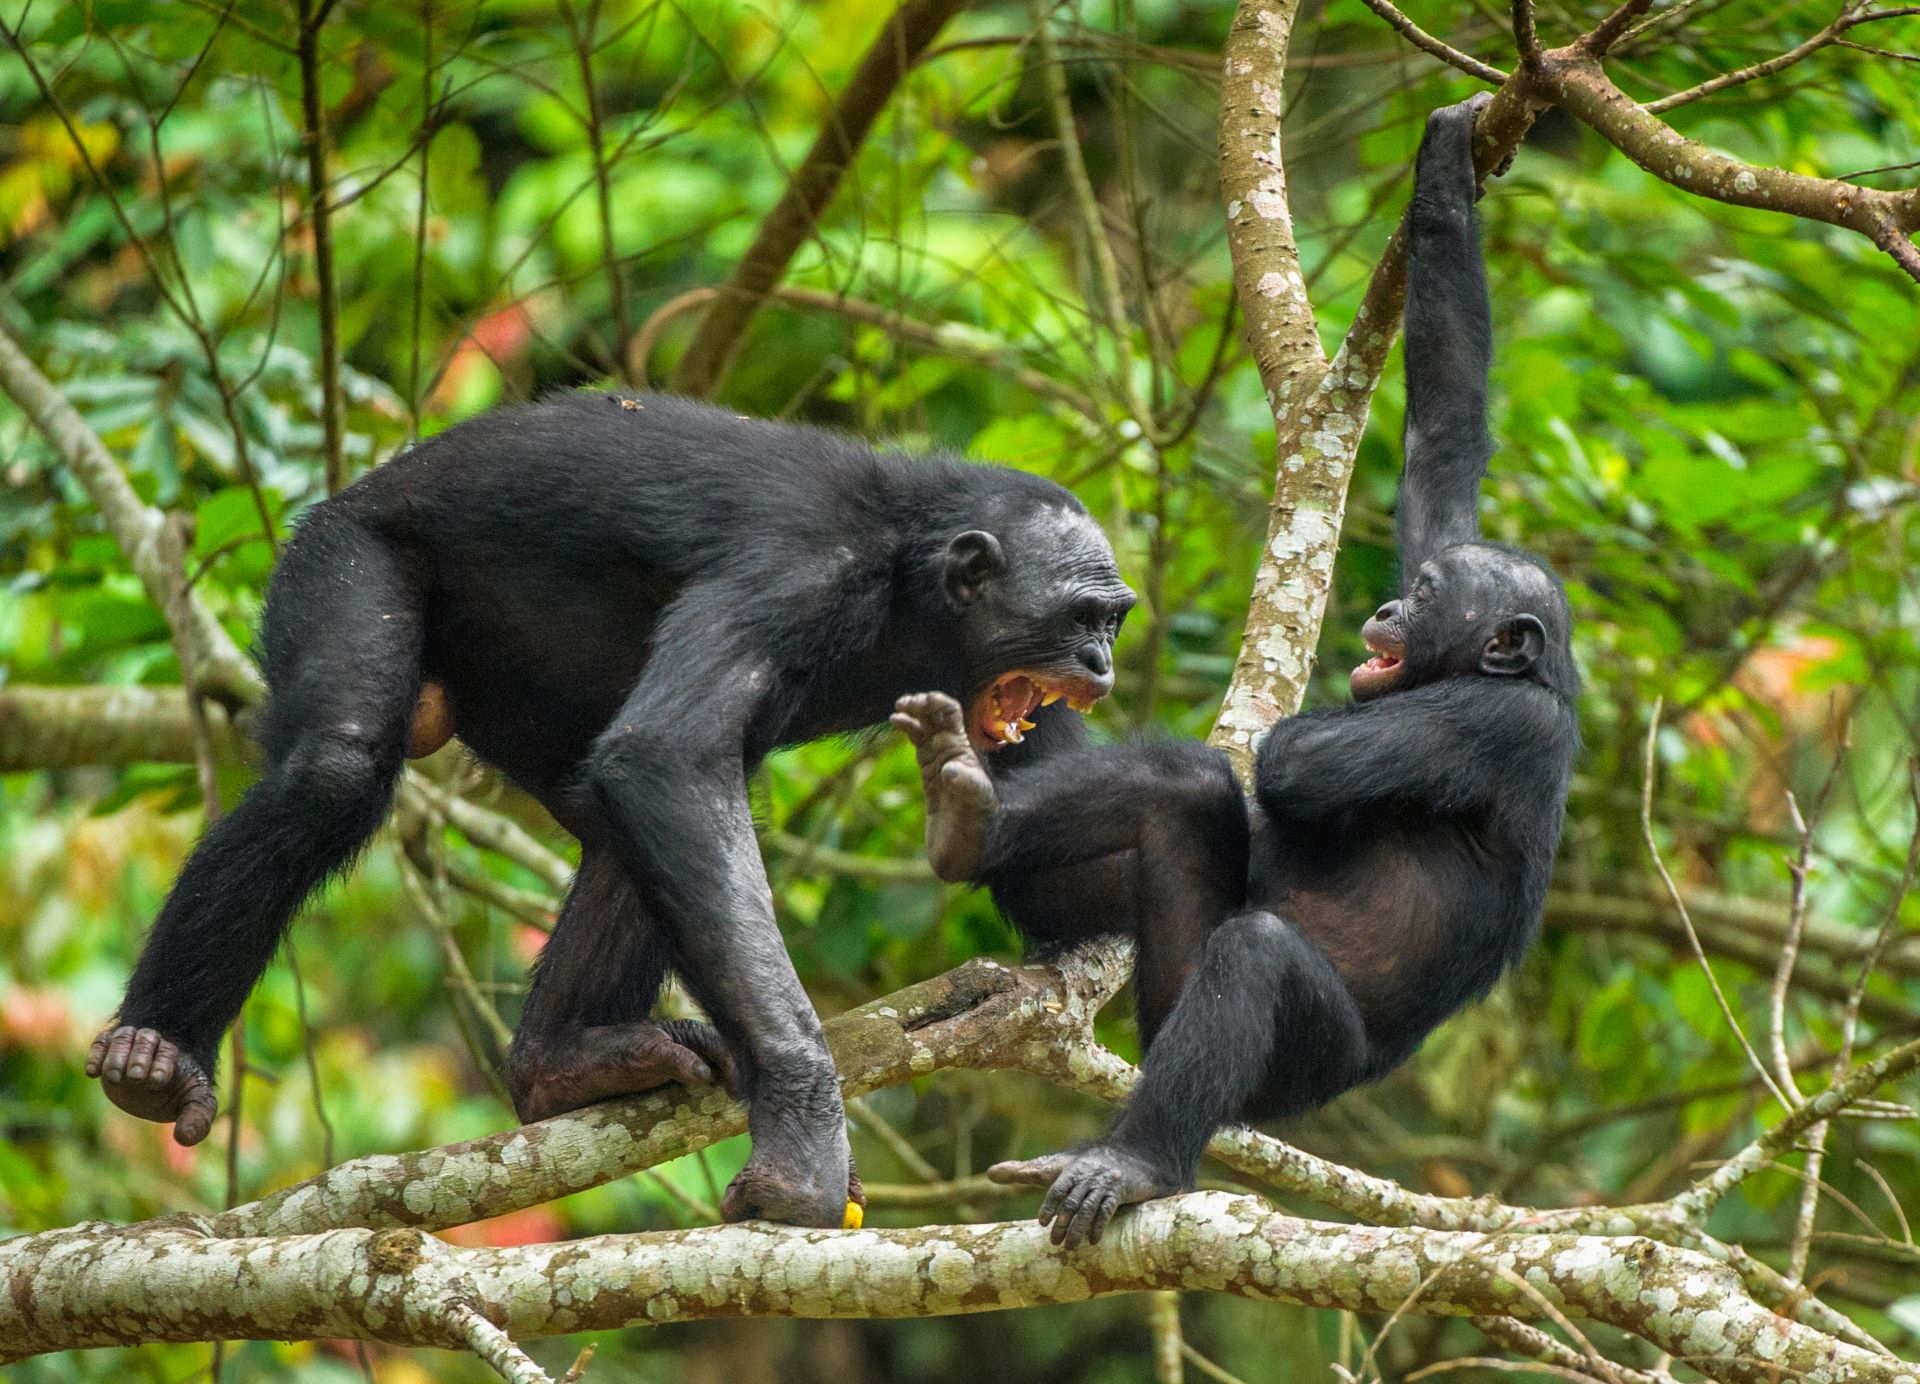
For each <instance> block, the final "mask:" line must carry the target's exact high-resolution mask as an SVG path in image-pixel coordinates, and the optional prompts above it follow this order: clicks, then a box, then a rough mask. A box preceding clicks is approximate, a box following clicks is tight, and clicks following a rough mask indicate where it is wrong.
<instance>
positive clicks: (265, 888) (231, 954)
mask: <svg viewBox="0 0 1920 1384" xmlns="http://www.w3.org/2000/svg"><path fill="white" fill-rule="evenodd" d="M347 571H351V572H352V573H353V580H352V581H350V582H349V581H346V580H343V579H342V577H341V576H340V574H341V573H343V572H347ZM262 637H263V642H264V644H265V647H266V672H267V683H268V687H269V688H270V694H269V698H268V702H267V709H266V721H265V725H264V728H263V729H264V733H263V736H262V740H263V745H264V748H265V751H266V773H265V775H264V776H263V777H262V778H261V780H260V781H259V782H258V783H257V784H255V785H254V786H253V788H252V789H251V790H250V791H249V792H248V793H247V795H246V796H245V797H244V798H243V799H241V801H240V803H239V805H238V806H236V807H235V808H234V810H233V811H232V812H230V813H228V814H227V815H226V816H225V817H222V818H221V819H220V820H219V821H218V822H216V823H215V824H214V825H213V826H212V827H211V828H209V829H208V831H207V834H206V836H205V837H204V838H202V840H201V842H200V844H199V845H198V846H197V847H196V848H195V849H194V852H193V855H192V857H191V858H190V859H189V860H188V861H187V864H186V867H185V868H184V869H183V870H181V872H180V878H179V879H178V880H177V881H176V882H175V884H174V886H173V891H172V892H171V893H170V894H169V895H168V896H167V901H166V903H165V904H164V905H163V906H162V907H161V910H160V916H159V918H158V919H157V920H156V921H155V923H154V925H153V932H152V934H151V935H150V936H149V937H148V938H147V945H146V949H145V950H144V951H143V952H141V954H140V961H139V964H138V965H137V966H136V967H135V968H134V973H133V979H132V980H131V981H130V982H129V984H128V986H127V995H126V999H125V1000H124V1001H122V1003H121V1005H120V1013H119V1018H118V1022H117V1025H116V1026H114V1027H111V1028H109V1029H107V1030H106V1031H105V1032H103V1033H102V1034H101V1035H100V1036H99V1037H98V1038H96V1039H94V1041H93V1047H92V1049H91V1050H90V1051H89V1052H88V1054H87V1075H89V1076H97V1077H99V1078H100V1079H101V1082H102V1084H103V1085H104V1087H105V1089H106V1092H107V1095H108V1097H109V1098H110V1099H111V1100H112V1101H113V1102H114V1104H116V1105H118V1106H119V1107H120V1108H121V1109H122V1110H125V1111H127V1112H128V1113H129V1114H133V1115H138V1116H139V1117H141V1118H142V1119H147V1120H154V1121H158V1122H160V1123H163V1124H164V1123H169V1122H171V1123H172V1124H173V1127H174V1131H173V1134H174V1138H175V1139H176V1140H178V1141H179V1142H180V1143H182V1144H196V1143H198V1142H200V1140H202V1139H204V1138H205V1137H206V1135H207V1131H208V1130H209V1129H210V1128H211V1127H212V1124H213V1116H214V1111H215V1103H214V1095H213V1085H212V1082H213V1071H214V1058H215V1053H216V1050H217V1048H218V1046H219V1042H220V1035H221V1034H222V1033H224V1032H225V1031H226V1028H227V1026H228V1025H229V1024H231V1023H232V1022H233V1020H234V1017H235V1016H236V1015H237V1014H239V1012H240V1006H241V1005H242V1004H243V1003H244V1002H245V1001H246V998H247V994H248V992H249V991H251V990H252V989H253V987H254V985H255V983H256V982H257V981H258V980H259V979H260V976H261V974H262V972H264V971H265V970H266V968H267V964H268V962H270V961H271V960H272V959H273V953H274V950H275V948H277V947H278V946H279V944H280V938H281V935H282V934H283V933H284V932H285V930H286V926H287V923H288V922H289V921H290V920H291V918H292V917H293V913H294V910H295V909H297V908H298V907H299V906H300V903H301V901H302V900H304V899H305V898H306V897H307V895H308V894H309V893H311V892H312V891H313V890H314V889H315V888H316V887H318V886H319V884H320V883H321V881H322V880H324V879H325V878H326V877H327V875H328V874H329V873H331V872H332V871H334V870H337V869H339V868H340V867H342V866H343V865H345V864H346V863H347V861H348V860H350V859H351V858H352V856H353V854H354V853H355V852H356V851H357V850H359V848H360V847H361V846H362V845H363V844H364V843H365V842H366V840H367V838H368V837H369V836H371V835H372V834H373V832H374V830H375V829H376V828H377V827H378V826H379V825H380V822H381V820H382V819H383V818H384V817H385V816H386V813H387V806H388V803H389V801H390V800H391V797H392V792H393V783H394V780H395V778H396V777H397V776H398V775H399V772H400V765H401V759H402V756H403V755H404V753H405V751H406V747H407V741H408V735H409V732H410V729H411V726H412V722H413V711H414V703H415V700H416V698H417V697H418V694H419V688H420V645H421V612H420V598H419V592H418V586H417V583H416V581H415V580H414V578H413V575H412V574H411V572H410V571H409V570H408V569H407V567H406V564H405V562H404V560H403V559H402V558H401V557H400V555H398V554H396V553H395V552H394V551H393V550H392V549H390V548H389V547H388V546H387V545H386V544H385V543H383V542H382V541H381V540H379V539H377V538H375V537H374V536H373V535H371V534H369V533H367V532H366V531H365V530H364V529H361V528H359V527H358V526H357V525H355V524H353V523H352V522H351V521H348V520H344V519H342V518H341V517H340V516H338V515H334V514H329V513H327V512H325V511H321V512H319V513H316V514H315V515H314V516H313V517H312V518H311V519H310V520H309V521H308V523H307V524H306V525H304V526H303V527H302V528H301V531H300V533H299V535H298V536H297V537H296V538H295V540H294V542H293V543H292V544H291V545H290V546H289V547H288V549H287V552H286V555H285V556H284V557H283V558H282V559H281V563H280V567H279V570H278V571H277V572H276V573H275V575H274V580H273V585H272V588H271V590H270V591H269V593H268V598H267V610H266V618H265V621H264V623H263V627H262Z"/></svg>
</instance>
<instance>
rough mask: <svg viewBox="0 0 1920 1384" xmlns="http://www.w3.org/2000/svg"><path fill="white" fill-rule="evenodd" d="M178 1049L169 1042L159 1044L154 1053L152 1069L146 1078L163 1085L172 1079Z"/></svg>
mask: <svg viewBox="0 0 1920 1384" xmlns="http://www.w3.org/2000/svg"><path fill="white" fill-rule="evenodd" d="M179 1051H180V1050H179V1049H178V1048H176V1047H174V1045H173V1044H171V1043H162V1044H161V1045H160V1051H159V1052H157V1053H155V1054H154V1058H153V1070H152V1071H151V1072H149V1073H147V1080H148V1081H150V1082H152V1083H153V1084H154V1085H155V1086H165V1085H166V1084H167V1083H168V1082H169V1081H172V1080H173V1072H174V1066H175V1062H174V1059H175V1057H176V1056H177V1055H178V1053H179Z"/></svg>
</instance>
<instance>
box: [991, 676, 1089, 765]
mask: <svg viewBox="0 0 1920 1384" xmlns="http://www.w3.org/2000/svg"><path fill="white" fill-rule="evenodd" d="M1096 689H1097V684H1094V683H1091V682H1081V681H1078V680H1072V679H1066V678H1051V677H1048V676H1047V675H1045V674H1044V673H1027V672H1012V673H1002V674H1001V675H1000V676H999V677H997V678H995V679H994V680H993V682H992V683H990V684H989V685H988V687H987V690H986V691H984V692H982V693H981V694H980V695H979V696H977V697H975V698H974V699H973V706H972V707H971V708H970V709H969V710H968V712H967V730H968V731H969V732H971V733H972V736H973V743H974V744H975V745H976V746H978V747H979V748H980V749H983V750H997V749H999V748H1000V747H1001V746H1002V745H1018V744H1019V743H1020V741H1021V739H1022V738H1023V737H1024V736H1025V735H1026V733H1027V732H1028V731H1030V730H1032V729H1033V722H1032V721H1029V720H1028V719H1027V718H1028V717H1029V716H1031V715H1032V714H1033V713H1034V712H1035V711H1037V710H1038V709H1039V708H1041V707H1043V706H1052V705H1053V704H1054V703H1055V702H1057V701H1059V700H1061V699H1062V698H1063V697H1064V698H1065V699H1066V703H1067V705H1068V706H1070V707H1072V708H1073V709H1074V710H1075V711H1087V710H1090V709H1091V708H1092V706H1093V704H1094V703H1095V702H1097V701H1099V700H1100V697H1101V693H1100V692H1099V691H1098V690H1096Z"/></svg>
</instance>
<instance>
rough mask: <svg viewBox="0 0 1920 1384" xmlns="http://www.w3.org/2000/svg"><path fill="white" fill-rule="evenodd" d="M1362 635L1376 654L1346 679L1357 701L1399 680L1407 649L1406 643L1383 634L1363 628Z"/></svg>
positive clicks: (1387, 687)
mask: <svg viewBox="0 0 1920 1384" xmlns="http://www.w3.org/2000/svg"><path fill="white" fill-rule="evenodd" d="M1367 623H1368V624H1370V625H1371V624H1372V623H1373V622H1372V621H1371V620H1369V621H1368V622H1367ZM1360 637H1361V638H1362V639H1365V640H1366V641H1367V648H1368V650H1369V651H1371V652H1372V654H1373V657H1372V658H1370V659H1368V660H1367V661H1366V662H1365V663H1363V664H1361V665H1360V666H1359V667H1358V668H1355V669H1354V670H1353V673H1352V675H1351V676H1350V677H1349V678H1348V679H1347V687H1348V690H1349V691H1351V692H1352V693H1353V698H1354V700H1355V701H1365V700H1366V699H1367V698H1368V697H1377V696H1379V695H1380V694H1381V693H1382V692H1385V691H1387V690H1389V689H1390V688H1391V687H1392V686H1393V685H1394V684H1395V683H1396V682H1398V681H1400V672H1401V669H1402V667H1403V666H1404V662H1403V661H1404V659H1405V658H1406V653H1407V650H1406V646H1405V645H1404V644H1400V643H1397V642H1392V641H1389V640H1388V639H1387V638H1385V636H1383V635H1381V634H1378V633H1371V632H1369V631H1367V630H1362V631H1361V632H1360Z"/></svg>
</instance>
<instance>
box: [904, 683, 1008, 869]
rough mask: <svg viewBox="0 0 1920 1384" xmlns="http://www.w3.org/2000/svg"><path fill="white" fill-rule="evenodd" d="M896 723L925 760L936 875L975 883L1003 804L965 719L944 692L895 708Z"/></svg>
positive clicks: (906, 701) (923, 779) (924, 781)
mask: <svg viewBox="0 0 1920 1384" xmlns="http://www.w3.org/2000/svg"><path fill="white" fill-rule="evenodd" d="M891 719H892V721H893V724H894V725H895V726H896V727H898V728H899V729H900V731H902V732H903V733H904V734H905V735H906V737H907V739H909V740H911V741H912V742H913V748H914V753H915V754H916V755H918V756H919V759H920V786H921V788H922V790H923V791H924V792H925V793H926V795H927V859H928V861H930V862H931V863H932V865H933V872H934V873H935V874H936V875H938V876H940V878H941V879H944V880H946V881H947V882H948V883H949V884H958V883H961V882H963V881H966V880H970V879H972V878H973V875H974V871H975V870H977V869H978V868H979V866H980V849H981V847H982V845H983V844H984V843H985V841H986V835H987V824H988V823H989V822H990V821H991V820H992V818H993V810H994V808H995V807H996V806H997V805H998V803H999V799H998V797H996V796H995V794H994V791H993V780H992V779H990V778H988V777H987V770H986V766H985V765H983V764H982V763H981V762H980V756H979V755H978V754H976V753H975V752H974V748H973V742H972V741H970V740H969V739H968V738H967V717H966V713H965V712H964V711H962V710H961V709H960V703H958V702H956V701H955V700H954V699H953V698H951V697H949V696H947V695H946V694H945V693H944V692H917V693H915V694H913V695H912V696H909V697H902V698H901V699H900V700H899V701H897V702H895V703H894V704H893V716H892V718H891Z"/></svg>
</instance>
